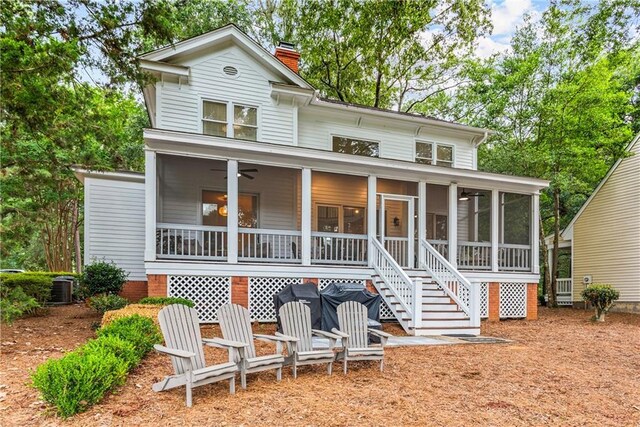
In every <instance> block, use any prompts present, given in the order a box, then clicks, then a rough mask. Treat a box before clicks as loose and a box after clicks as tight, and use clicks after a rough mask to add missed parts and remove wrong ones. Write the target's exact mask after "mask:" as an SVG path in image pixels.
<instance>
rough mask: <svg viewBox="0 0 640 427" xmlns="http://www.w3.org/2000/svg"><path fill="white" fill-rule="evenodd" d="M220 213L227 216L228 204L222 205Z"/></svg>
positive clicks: (219, 209)
mask: <svg viewBox="0 0 640 427" xmlns="http://www.w3.org/2000/svg"><path fill="white" fill-rule="evenodd" d="M218 214H220V216H227V205H222V206H220V207H219V208H218Z"/></svg>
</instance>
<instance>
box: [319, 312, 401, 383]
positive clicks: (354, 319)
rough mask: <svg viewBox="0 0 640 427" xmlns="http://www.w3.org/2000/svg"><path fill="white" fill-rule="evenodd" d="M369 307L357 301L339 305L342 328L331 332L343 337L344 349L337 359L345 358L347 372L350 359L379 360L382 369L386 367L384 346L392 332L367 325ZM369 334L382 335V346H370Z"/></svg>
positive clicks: (344, 368) (344, 366) (344, 364)
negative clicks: (370, 327)
mask: <svg viewBox="0 0 640 427" xmlns="http://www.w3.org/2000/svg"><path fill="white" fill-rule="evenodd" d="M367 312H368V311H367V307H365V306H364V305H362V304H360V303H359V302H356V301H347V302H343V303H342V304H340V305H339V306H338V324H339V325H340V330H338V329H336V328H333V329H332V330H331V332H333V333H334V334H336V335H338V336H340V337H341V338H342V347H343V350H342V351H341V352H340V353H338V355H337V360H339V359H342V360H343V370H344V373H345V374H346V373H347V361H349V360H379V361H380V371H382V370H383V369H384V347H385V346H386V345H387V339H389V337H391V336H392V335H391V334H388V333H386V332H382V331H378V330H376V329H369V327H368V326H367ZM369 334H372V335H376V336H378V337H380V342H381V344H382V345H380V346H371V347H370V346H369Z"/></svg>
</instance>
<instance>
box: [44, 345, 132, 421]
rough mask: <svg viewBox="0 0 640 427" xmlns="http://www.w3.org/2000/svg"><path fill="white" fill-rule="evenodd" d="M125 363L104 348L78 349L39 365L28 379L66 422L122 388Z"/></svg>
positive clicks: (125, 370)
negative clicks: (30, 378)
mask: <svg viewBox="0 0 640 427" xmlns="http://www.w3.org/2000/svg"><path fill="white" fill-rule="evenodd" d="M127 369H128V363H127V361H126V360H125V359H123V358H120V357H118V355H117V354H116V353H114V349H113V348H112V347H110V346H108V345H91V346H89V347H80V348H79V349H78V350H76V351H74V352H71V353H69V354H67V355H66V356H64V357H63V358H61V359H56V360H49V361H48V362H45V363H44V364H42V365H40V366H39V367H38V368H37V369H36V371H35V373H34V374H33V376H32V379H33V385H34V386H35V387H36V388H38V390H40V393H41V394H42V398H43V399H44V400H45V401H47V402H49V403H50V404H52V405H54V406H55V407H56V408H57V410H58V414H59V415H60V416H61V417H63V418H67V417H70V416H72V415H74V414H77V413H78V412H82V411H85V410H86V409H87V408H89V407H90V406H91V405H93V404H95V403H97V402H98V401H100V400H101V399H102V397H103V396H104V395H105V393H106V392H107V391H109V390H110V389H112V388H113V387H116V386H118V385H121V384H124V381H125V379H126V376H127Z"/></svg>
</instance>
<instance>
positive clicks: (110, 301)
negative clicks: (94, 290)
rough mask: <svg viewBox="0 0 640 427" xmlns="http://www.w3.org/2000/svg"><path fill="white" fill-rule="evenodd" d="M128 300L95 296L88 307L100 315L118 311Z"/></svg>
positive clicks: (112, 296) (119, 297) (108, 296)
mask: <svg viewBox="0 0 640 427" xmlns="http://www.w3.org/2000/svg"><path fill="white" fill-rule="evenodd" d="M128 304H129V300H128V299H126V298H123V297H121V296H118V295H96V296H94V297H91V299H90V300H89V307H91V308H93V309H94V310H96V311H97V312H98V313H100V314H104V313H105V312H106V311H109V310H118V309H121V308H124V307H126V306H127V305H128Z"/></svg>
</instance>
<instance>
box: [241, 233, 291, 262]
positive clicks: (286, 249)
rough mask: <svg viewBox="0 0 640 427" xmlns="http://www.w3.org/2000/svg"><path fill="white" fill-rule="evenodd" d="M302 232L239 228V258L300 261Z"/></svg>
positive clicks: (267, 260) (266, 260)
mask: <svg viewBox="0 0 640 427" xmlns="http://www.w3.org/2000/svg"><path fill="white" fill-rule="evenodd" d="M301 239H302V233H301V232H300V231H296V230H270V229H263V228H240V229H238V260H239V261H264V262H283V263H299V262H301V260H302V257H301V254H300V241H301Z"/></svg>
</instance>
